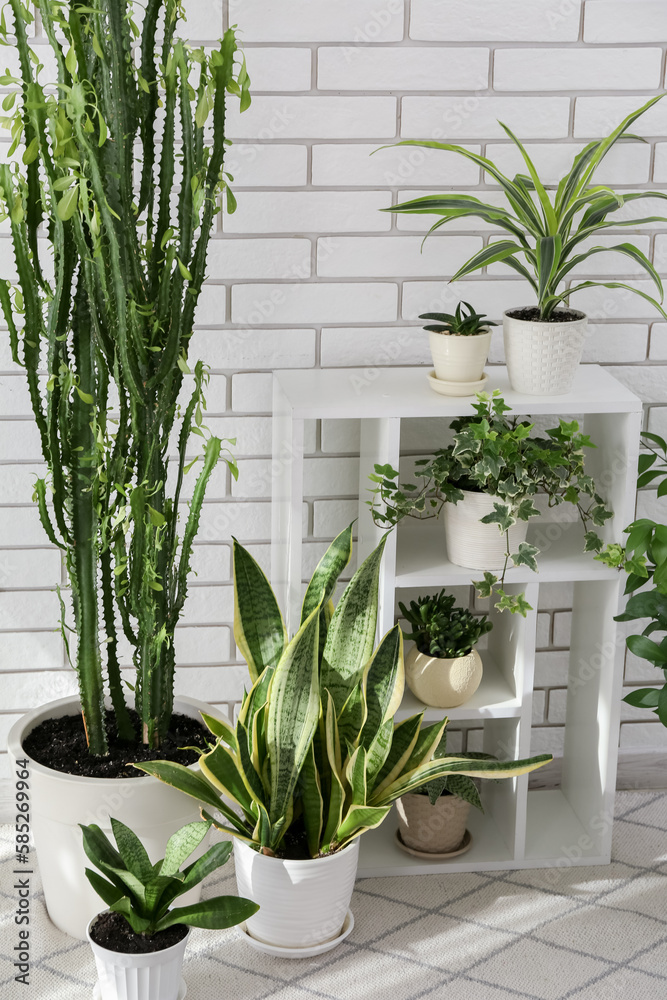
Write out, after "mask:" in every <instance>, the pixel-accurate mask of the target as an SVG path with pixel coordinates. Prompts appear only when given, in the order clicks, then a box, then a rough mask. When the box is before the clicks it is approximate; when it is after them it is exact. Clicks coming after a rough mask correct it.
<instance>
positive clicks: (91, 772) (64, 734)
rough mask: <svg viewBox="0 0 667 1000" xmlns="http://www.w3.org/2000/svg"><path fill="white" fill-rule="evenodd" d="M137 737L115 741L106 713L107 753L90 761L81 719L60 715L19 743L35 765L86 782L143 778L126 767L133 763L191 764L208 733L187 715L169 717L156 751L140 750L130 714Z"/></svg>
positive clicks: (136, 718)
mask: <svg viewBox="0 0 667 1000" xmlns="http://www.w3.org/2000/svg"><path fill="white" fill-rule="evenodd" d="M130 715H131V717H132V722H133V723H134V726H135V731H136V733H137V742H136V743H130V742H128V741H127V740H120V739H118V735H117V733H116V727H115V721H114V716H113V714H112V713H111V712H107V735H108V737H109V753H108V754H107V755H106V756H104V757H93V756H92V755H91V754H89V753H88V747H87V744H86V733H85V730H84V728H83V718H82V716H81V715H63V716H61V717H60V718H59V719H46V720H45V721H44V722H42V723H40V724H39V726H37V727H36V728H35V729H33V730H32V732H31V733H30V734H29V735H28V736H26V738H25V739H24V741H23V749H24V750H25V752H26V753H27V754H28V756H29V757H32V759H33V760H34V761H37V763H38V764H43V765H44V767H50V768H52V769H53V770H54V771H64V772H65V774H79V775H82V776H84V777H86V778H144V777H146V775H145V774H144V772H143V771H138V770H137V768H136V767H128V766H127V765H128V764H131V763H132V762H133V761H137V762H139V761H142V760H171V761H174V762H175V763H176V764H186V765H187V764H194V762H195V761H196V760H197V759H198V756H199V755H198V754H197V752H196V751H195V750H187V749H186V750H184V749H182V748H183V747H193V746H196V747H201V748H202V749H203V750H205V749H206V737H207V735H208V730H207V729H205V728H204V726H203V725H202V723H201V722H199V721H198V720H197V719H191V718H189V716H187V715H173V716H172V719H171V725H170V727H169V732H168V733H167V736H166V738H165V739H164V740H163V741H162V743H161V744H160V748H159V749H158V750H155V749H153V748H150V747H147V746H144V745H143V743H140V742H139V738H138V734H139V732H140V724H139V716H138V715H137V714H136V712H130Z"/></svg>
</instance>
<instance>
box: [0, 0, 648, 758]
mask: <svg viewBox="0 0 667 1000" xmlns="http://www.w3.org/2000/svg"><path fill="white" fill-rule="evenodd" d="M186 7H187V10H188V13H189V15H190V18H191V22H190V23H191V28H190V31H189V34H190V36H191V37H192V38H193V40H196V41H197V42H204V43H206V42H212V41H214V40H215V38H217V37H219V36H220V34H221V32H222V30H223V28H224V27H225V26H226V25H227V24H229V23H230V22H231V23H236V24H238V25H239V26H240V27H241V29H242V31H243V36H242V37H243V39H244V43H245V47H246V53H247V59H248V66H249V71H250V74H251V77H252V79H253V90H254V92H255V94H256V95H258V96H256V97H255V98H254V101H253V105H252V108H251V109H250V111H248V112H247V113H246V114H245V115H243V116H239V115H238V113H237V111H236V109H235V108H234V107H233V104H234V102H233V101H232V102H231V104H232V109H231V111H230V118H229V123H230V132H231V134H232V135H233V136H234V137H235V139H236V140H237V143H236V144H235V145H234V146H233V147H231V148H230V150H229V153H228V159H227V165H228V168H229V170H230V172H231V173H232V174H233V175H234V177H235V188H236V190H237V197H238V202H239V209H238V212H237V213H236V214H235V215H234V216H231V217H225V218H224V219H223V220H221V222H220V224H219V231H218V232H217V233H216V234H215V237H214V240H213V242H212V246H211V251H210V258H209V264H210V266H209V281H208V283H207V285H206V286H205V290H204V293H203V296H202V301H201V304H200V307H199V310H198V313H197V328H196V330H195V334H194V337H193V341H192V353H193V355H194V356H201V357H202V358H204V359H205V360H206V361H208V363H209V364H210V366H211V368H212V371H213V373H214V375H213V378H212V382H211V388H210V393H209V402H210V407H209V412H210V413H211V414H213V416H212V417H211V419H210V424H211V426H212V427H213V428H214V429H215V430H216V431H217V432H219V433H222V434H224V435H225V436H228V437H236V438H237V441H238V444H237V447H236V452H237V455H238V457H239V464H240V469H241V478H240V479H239V482H238V483H232V482H231V478H230V476H229V475H228V473H226V471H225V470H224V469H222V468H221V470H220V471H219V473H218V474H217V475H216V477H215V480H214V482H213V484H212V488H211V491H210V493H209V497H208V500H207V503H206V506H205V511H204V516H203V517H202V526H201V532H200V535H199V543H198V545H197V551H196V555H195V564H196V568H197V571H198V576H197V577H196V578H193V582H192V585H191V597H190V600H189V602H188V605H187V608H186V613H185V616H184V620H183V626H182V627H181V628H180V629H179V632H178V636H177V646H176V648H177V657H178V662H179V664H180V669H179V678H178V689H179V690H187V691H188V692H190V693H199V694H200V695H201V696H202V697H205V698H208V699H210V700H213V701H220V702H226V701H228V700H230V699H234V698H236V697H238V695H239V694H240V691H241V687H242V683H243V678H244V674H243V669H242V668H240V667H239V666H238V665H235V650H234V645H233V640H232V637H231V624H232V621H231V618H232V601H231V588H230V536H231V534H232V533H233V534H234V535H236V536H237V537H238V538H239V539H240V540H241V541H243V542H245V543H249V544H251V545H252V548H253V551H254V552H255V553H256V554H257V557H258V558H260V559H261V560H262V562H263V563H264V564H266V561H267V556H268V545H267V543H268V541H269V537H270V503H269V497H270V487H271V466H270V447H271V427H270V412H271V375H270V373H271V370H272V369H274V368H313V367H316V366H322V367H337V366H355V365H360V366H373V365H381V364H385V365H402V364H403V365H406V364H407V365H411V364H424V363H426V362H427V361H428V347H427V340H426V337H425V335H424V334H423V333H421V331H420V323H419V321H418V320H417V316H418V314H419V313H420V312H424V311H426V310H428V309H436V308H445V307H447V306H450V305H454V304H455V302H456V299H457V296H458V295H459V294H461V295H463V293H465V298H466V299H470V300H472V301H473V302H474V303H475V304H476V305H477V306H478V307H479V308H480V309H482V310H483V311H487V312H490V313H491V314H492V315H494V316H495V317H498V316H499V315H500V313H501V312H502V310H503V309H504V308H506V307H507V306H511V305H515V304H519V303H521V302H522V301H528V298H529V296H528V294H527V290H526V288H525V287H524V285H523V283H522V282H521V281H520V280H519V279H517V280H513V279H512V278H510V277H509V275H508V274H507V272H505V271H502V272H501V271H500V270H499V269H496V268H491V269H490V272H489V274H488V276H487V275H482V276H476V277H475V278H473V279H471V280H469V281H467V282H465V283H461V284H460V286H459V287H458V288H457V289H452V288H449V287H448V286H447V285H446V283H445V280H444V279H446V278H447V276H449V275H451V274H452V273H453V272H454V271H455V270H456V268H457V267H458V266H459V264H460V263H462V261H463V260H464V259H466V257H467V256H469V255H470V254H471V253H473V252H474V251H475V249H477V248H478V247H479V246H481V245H482V242H483V241H485V240H487V239H488V237H489V232H488V231H485V230H484V228H483V227H482V226H480V224H479V223H478V222H476V221H474V220H473V221H472V223H470V222H467V223H460V224H457V228H454V227H453V226H452V227H451V228H449V231H448V232H446V233H443V234H442V235H438V237H437V238H434V239H433V240H431V241H429V242H427V244H426V246H425V248H424V252H423V253H420V249H419V245H420V241H421V234H423V232H424V231H425V230H426V228H428V225H429V224H430V220H427V219H420V218H417V217H414V218H410V217H405V218H402V219H400V220H396V219H394V218H392V216H391V215H389V214H385V213H382V212H380V211H379V209H380V208H385V207H387V206H389V205H390V204H391V203H392V201H394V200H396V199H398V198H405V197H409V196H412V195H420V194H424V193H427V192H429V191H433V190H458V189H459V188H462V189H467V190H469V191H471V192H474V191H475V190H476V189H477V188H480V187H482V182H483V178H481V177H480V171H479V170H478V168H477V167H476V166H475V165H474V164H472V163H469V162H468V161H466V160H464V159H463V158H461V157H456V156H454V155H453V154H444V153H436V152H432V151H429V150H423V149H417V148H410V147H404V148H399V149H384V150H383V151H382V152H378V153H377V154H375V155H373V156H371V155H370V154H371V153H372V152H373V150H375V149H377V147H378V146H380V145H383V144H387V143H391V142H393V141H395V140H396V139H397V138H438V139H442V140H443V141H447V140H451V141H453V142H460V143H464V144H466V145H468V146H469V148H471V149H474V150H475V151H477V152H482V153H484V154H486V155H489V156H490V157H491V158H493V159H495V160H497V162H498V163H499V165H500V166H501V168H502V169H504V170H506V171H508V172H512V171H514V170H517V169H523V167H522V164H521V163H520V161H519V160H518V158H517V154H516V151H515V150H514V148H513V147H512V146H511V145H510V144H508V142H507V138H506V136H505V135H504V133H503V132H502V130H501V129H500V128H499V126H498V125H497V123H496V119H498V118H500V119H502V120H503V121H505V122H507V123H508V124H509V125H510V126H511V127H512V129H513V130H514V131H515V132H516V133H517V134H518V135H519V136H520V137H521V138H522V139H525V140H527V142H528V148H529V151H530V153H531V156H533V157H534V159H535V161H536V162H537V164H538V167H539V169H540V170H541V171H543V172H544V175H545V176H546V178H547V180H548V181H549V182H553V181H554V180H555V179H557V177H558V176H559V174H560V173H561V171H562V170H563V169H566V168H567V166H568V164H569V162H570V160H571V158H572V156H573V155H574V154H575V152H576V151H578V150H579V149H580V148H581V147H582V145H583V144H584V143H585V142H587V141H589V140H590V139H592V138H595V137H599V136H601V135H603V134H604V133H606V132H607V131H609V130H610V129H611V128H612V127H613V126H614V125H615V124H616V123H617V122H618V121H619V120H620V119H621V118H622V117H623V115H624V114H626V113H628V112H629V111H631V110H633V109H634V108H636V107H637V106H638V105H639V104H640V103H641V102H642V101H643V100H644V99H646V98H647V97H648V96H650V95H651V94H652V93H655V92H657V91H658V90H659V88H660V86H661V81H662V80H663V79H664V50H665V48H666V47H667V4H666V3H665V2H663V0H585V2H579V0H531V2H526V0H336V2H335V3H332V2H331V0H281V2H279V0H230V2H229V3H227V2H223V0H187V4H186ZM184 34H188V32H187V31H184ZM4 56H5V62H6V63H8V62H9V63H10V62H11V59H12V57H13V53H12V52H11V51H10V50H6V51H5V53H4ZM635 131H637V132H639V133H640V134H641V135H643V136H645V137H646V138H647V139H648V142H647V143H645V144H626V145H623V146H619V147H617V148H616V149H615V150H614V151H613V152H612V153H611V154H610V156H609V157H608V158H607V160H606V161H605V163H604V165H603V168H602V169H601V170H600V173H599V175H598V176H599V179H600V181H601V182H603V183H609V184H613V185H618V186H619V187H620V188H621V189H623V188H627V189H633V188H634V187H642V186H643V187H647V188H651V187H654V186H655V187H657V188H658V189H662V188H663V186H664V185H667V101H665V102H664V103H663V104H660V105H658V106H657V107H656V108H654V109H652V110H651V112H650V113H649V114H647V115H646V116H645V117H644V118H643V119H642V120H640V121H639V122H637V124H636V126H635ZM0 148H3V149H4V150H6V149H7V148H8V147H7V144H6V142H5V143H4V145H3V146H0ZM484 197H485V198H488V199H490V200H493V201H495V200H498V202H501V200H502V199H501V197H500V195H499V193H498V191H497V190H496V189H495V188H493V187H492V186H491V185H484ZM666 208H667V205H666V204H665V203H664V202H663V203H661V202H660V201H658V200H655V201H654V202H648V201H647V202H643V203H642V202H640V203H638V205H634V206H630V207H629V208H628V209H627V210H624V211H625V212H626V217H628V218H639V217H640V216H641V215H651V214H660V215H662V214H665V210H666ZM6 236H7V226H6V225H2V226H0V277H3V276H9V277H11V276H12V274H13V273H14V265H13V261H12V256H11V252H10V248H9V244H8V241H7V239H6ZM616 239H632V240H635V241H636V242H637V243H638V245H640V246H641V247H642V249H643V250H644V251H645V252H647V253H649V254H653V255H654V259H655V261H656V264H657V266H658V267H659V269H660V271H661V272H662V273H663V274H665V275H667V225H665V224H649V225H643V226H641V227H639V228H636V227H629V228H626V229H621V230H619V233H618V234H616V235H613V233H612V234H610V238H609V242H610V243H611V242H613V241H615V240H616ZM600 242H604V243H606V242H607V240H606V239H605V240H604V241H602V240H601V241H600ZM587 267H588V270H587V271H586V273H587V274H596V275H598V274H600V273H603V274H608V275H609V276H619V275H620V276H622V277H624V278H629V279H631V280H636V271H635V269H634V268H633V267H632V266H631V263H630V262H629V261H627V262H624V261H620V260H618V259H613V258H611V257H608V256H607V255H600V256H599V257H598V258H597V259H594V260H593V261H592V262H591V265H590V266H588V265H587ZM584 302H585V305H586V307H587V308H588V309H590V310H591V311H592V313H593V318H594V320H595V322H594V324H593V325H592V329H591V333H590V336H589V338H588V341H587V344H586V348H585V359H586V360H588V361H598V362H601V363H604V364H605V365H606V366H608V368H609V370H610V371H611V372H612V373H614V374H616V375H617V376H618V377H619V378H621V379H622V380H623V381H624V382H625V383H626V384H628V385H629V386H631V388H633V389H634V390H635V391H636V392H638V393H639V394H640V395H641V396H642V398H644V400H645V401H646V403H647V406H648V408H649V411H650V413H649V421H650V427H651V428H652V429H656V430H658V432H661V433H667V392H666V388H667V377H666V376H667V372H666V371H665V363H667V324H665V323H661V322H659V318H658V317H656V316H655V314H654V313H653V312H651V310H650V309H646V308H645V307H644V305H643V304H642V301H641V299H639V298H634V297H633V298H629V297H628V296H624V295H623V294H622V293H621V294H617V293H614V292H611V291H608V292H607V291H601V292H591V293H587V294H585V295H583V296H582V297H581V304H584ZM7 339H8V338H7V336H6V334H4V335H3V333H2V331H1V330H0V463H1V466H2V467H1V468H0V508H1V509H0V692H1V697H0V751H1V750H2V748H3V746H4V742H3V741H4V739H5V735H6V731H7V728H8V726H9V724H10V723H11V722H12V721H13V720H14V719H15V718H16V716H17V715H18V714H20V713H21V712H22V711H24V710H25V709H27V708H30V707H31V706H33V705H36V704H38V703H40V702H43V701H44V700H46V699H49V698H54V697H58V696H60V695H62V694H65V693H69V692H71V691H74V690H75V684H74V677H73V674H72V672H71V670H70V669H69V668H68V667H66V665H65V659H64V654H63V649H62V643H61V640H60V637H59V635H58V633H57V632H56V631H55V627H56V624H57V600H56V598H55V595H54V594H53V587H54V586H55V584H57V583H59V582H61V580H62V570H61V565H60V559H59V556H58V554H57V553H56V552H55V551H53V550H52V549H50V548H49V547H48V546H47V544H46V542H45V538H44V535H43V533H42V531H41V527H40V525H39V520H38V517H37V514H36V511H35V509H34V507H33V506H32V505H31V502H30V495H31V489H32V482H33V480H34V476H35V475H36V474H38V472H39V470H40V462H41V455H40V448H39V440H38V435H37V433H36V429H35V426H34V424H33V422H32V420H31V418H30V417H29V409H28V407H27V403H26V395H25V389H24V386H23V385H22V376H20V374H19V375H17V373H16V370H15V369H14V368H13V366H12V363H11V359H10V356H9V350H8V344H7ZM493 357H494V359H495V360H501V357H502V351H501V338H500V337H497V338H496V344H495V345H494V355H493ZM413 430H414V433H413V434H411V437H410V445H411V446H412V447H414V448H415V449H418V448H419V446H420V444H424V442H428V443H429V444H430V443H432V442H433V433H432V429H431V428H428V427H426V426H423V425H420V426H419V427H416V428H414V429H413ZM358 440H359V437H358V424H357V423H356V422H354V421H341V422H339V423H335V422H325V423H324V425H323V426H322V427H321V428H315V427H311V428H309V430H308V436H307V443H306V444H307V452H308V456H309V457H308V460H307V462H306V483H307V488H306V502H305V504H304V510H303V530H304V533H305V536H306V538H307V539H310V540H311V544H309V545H307V546H306V550H307V554H308V559H309V560H310V561H311V562H312V563H313V564H314V562H315V561H316V559H317V557H318V555H319V553H320V551H321V548H322V544H323V543H324V542H325V541H326V540H327V539H329V538H331V537H332V536H333V535H334V534H335V533H336V532H337V531H338V530H340V528H341V527H343V525H344V524H345V523H346V522H347V521H348V520H350V519H351V518H352V517H353V516H354V514H355V502H354V500H353V499H351V498H353V497H354V495H355V491H356V475H357V463H356V460H355V454H354V453H355V449H358ZM639 510H640V511H641V512H642V513H652V514H656V515H660V516H664V501H658V500H657V498H656V496H655V492H651V491H648V492H647V493H646V494H645V495H643V496H642V497H641V501H640V505H639ZM314 539H317V540H319V541H317V542H315V541H313V540H314ZM63 582H64V581H63ZM571 602H572V588H571V587H569V586H567V585H564V584H553V585H550V586H548V587H545V588H543V597H542V603H543V607H542V609H541V614H540V616H539V642H538V645H539V648H540V652H539V654H538V659H537V688H538V690H537V692H536V695H535V726H536V728H535V739H534V749H538V748H545V749H553V750H556V751H558V750H559V749H560V747H561V746H562V738H563V729H562V721H563V717H562V710H563V701H564V693H563V689H564V686H565V684H566V677H567V645H568V642H569V608H571ZM654 673H655V672H654V671H652V670H651V668H647V667H646V665H645V664H644V663H643V662H642V661H639V660H637V659H636V658H634V657H628V663H627V670H626V682H627V684H628V685H629V686H630V687H632V686H637V684H642V683H645V682H646V681H650V680H651V679H652V678H654ZM623 719H624V721H623V728H622V737H621V745H622V746H623V747H633V746H635V747H646V746H656V747H657V746H663V745H664V744H665V739H666V737H665V731H664V730H663V729H662V727H661V726H660V725H659V724H658V723H655V722H652V721H651V719H650V717H647V716H645V715H644V716H642V715H641V714H638V713H636V712H634V711H632V710H625V709H624V715H623ZM478 740H479V734H478V733H477V732H474V733H471V734H470V739H469V741H468V745H469V746H470V747H471V748H472V747H473V746H475V745H477V743H476V741H478ZM5 769H6V762H5V761H4V759H3V755H2V753H0V773H4V772H5Z"/></svg>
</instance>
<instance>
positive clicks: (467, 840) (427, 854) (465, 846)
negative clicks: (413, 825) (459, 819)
mask: <svg viewBox="0 0 667 1000" xmlns="http://www.w3.org/2000/svg"><path fill="white" fill-rule="evenodd" d="M396 843H397V844H398V846H399V847H400V849H401V850H402V851H405V853H406V854H411V855H412V856H413V858H426V859H427V860H428V861H437V860H438V859H442V858H455V857H457V856H458V855H459V854H465V853H466V851H469V850H470V848H471V847H472V834H471V833H470V830H466V832H465V833H464V835H463V840H462V841H461V843H460V844H459V846H458V847H457V848H456V850H455V851H448V852H447V853H446V854H435V853H433V852H432V851H417V850H415V848H414V847H408V845H407V844H405V843H404V842H403V838H402V837H401V831H400V830H397V831H396Z"/></svg>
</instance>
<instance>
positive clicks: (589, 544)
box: [584, 531, 623, 566]
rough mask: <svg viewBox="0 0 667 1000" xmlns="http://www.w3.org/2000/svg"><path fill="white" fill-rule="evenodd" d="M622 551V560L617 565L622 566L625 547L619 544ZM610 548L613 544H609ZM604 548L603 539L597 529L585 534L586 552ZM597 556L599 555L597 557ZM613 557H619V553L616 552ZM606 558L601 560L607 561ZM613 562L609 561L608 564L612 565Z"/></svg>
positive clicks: (598, 550)
mask: <svg viewBox="0 0 667 1000" xmlns="http://www.w3.org/2000/svg"><path fill="white" fill-rule="evenodd" d="M617 547H618V548H619V549H620V550H621V551H620V561H619V562H617V563H616V566H620V565H621V563H622V562H623V547H622V546H620V545H619V546H617ZM608 548H609V549H611V548H612V546H611V545H610V546H608ZM601 549H602V539H601V538H600V536H599V535H598V533H597V531H587V532H586V534H585V535H584V552H600V550H601ZM596 558H597V557H596ZM613 558H618V555H617V554H614V557H613ZM605 561H606V560H605V559H600V562H605ZM610 565H611V562H607V566H610Z"/></svg>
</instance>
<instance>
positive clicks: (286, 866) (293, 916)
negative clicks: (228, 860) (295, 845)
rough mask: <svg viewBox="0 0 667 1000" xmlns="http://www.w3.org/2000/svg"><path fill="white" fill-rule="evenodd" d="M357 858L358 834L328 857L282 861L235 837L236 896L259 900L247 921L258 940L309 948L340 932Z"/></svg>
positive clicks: (331, 938)
mask: <svg viewBox="0 0 667 1000" xmlns="http://www.w3.org/2000/svg"><path fill="white" fill-rule="evenodd" d="M358 861H359V838H358V837H357V839H356V840H354V841H352V843H351V844H350V845H349V846H348V847H346V848H345V850H343V851H339V852H338V853H337V854H331V855H329V856H328V857H326V858H314V859H313V858H310V859H306V860H304V861H285V860H283V859H282V858H270V857H267V856H266V855H265V854H259V853H258V852H257V851H255V850H253V849H252V847H249V846H248V845H247V844H245V843H244V842H243V841H241V840H236V839H235V840H234V863H235V865H236V884H237V886H238V893H239V896H244V897H245V898H246V899H252V900H253V902H255V903H259V906H260V909H259V910H258V911H257V913H254V914H253V915H252V917H250V918H249V920H248V921H247V924H246V925H247V928H248V933H249V934H250V935H251V936H252V937H254V938H255V939H256V940H257V941H261V942H263V943H264V944H269V945H274V946H278V947H282V948H311V947H313V946H315V945H318V944H323V943H324V942H325V941H332V940H333V939H334V938H336V937H338V935H339V934H340V931H341V928H342V926H343V923H344V921H345V916H346V914H347V911H348V908H349V906H350V900H351V898H352V892H353V890H354V880H355V878H356V875H357V864H358Z"/></svg>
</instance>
